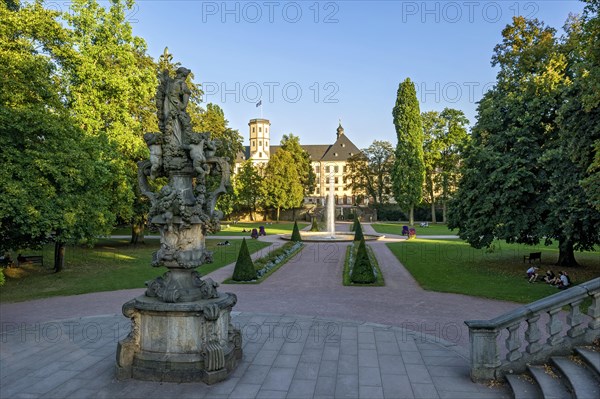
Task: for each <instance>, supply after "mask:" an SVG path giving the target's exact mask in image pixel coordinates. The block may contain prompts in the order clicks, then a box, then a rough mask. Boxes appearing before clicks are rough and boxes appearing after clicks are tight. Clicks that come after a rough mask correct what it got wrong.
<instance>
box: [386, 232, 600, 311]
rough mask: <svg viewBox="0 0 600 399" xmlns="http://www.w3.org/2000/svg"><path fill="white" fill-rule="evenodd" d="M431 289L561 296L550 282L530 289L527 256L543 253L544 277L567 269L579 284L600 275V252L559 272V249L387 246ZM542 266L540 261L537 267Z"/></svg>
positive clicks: (583, 255)
mask: <svg viewBox="0 0 600 399" xmlns="http://www.w3.org/2000/svg"><path fill="white" fill-rule="evenodd" d="M387 245H388V247H389V248H390V249H391V250H392V252H393V253H394V254H395V255H396V257H397V258H398V259H399V260H400V262H402V264H403V265H404V266H405V267H406V268H407V269H408V270H409V271H410V273H411V274H412V275H413V277H414V278H415V279H416V280H417V281H418V282H419V284H420V285H421V287H423V288H424V289H426V290H431V291H440V292H453V293H458V294H465V295H473V296H479V297H485V298H493V299H502V300H507V301H514V302H521V303H527V302H532V301H535V300H538V299H540V298H543V297H545V296H548V295H551V294H554V293H556V292H558V290H557V289H556V288H555V287H552V286H549V285H547V284H545V283H533V284H529V283H528V282H527V279H526V278H525V277H526V276H525V271H526V270H527V268H528V267H529V264H526V263H523V255H527V254H529V253H530V252H542V262H541V265H540V272H541V274H542V275H543V274H544V273H545V271H546V270H548V269H552V270H553V271H554V272H555V273H556V274H558V271H559V270H565V271H566V272H567V273H568V274H569V276H570V277H571V279H572V280H573V282H574V283H575V284H577V283H581V282H584V281H587V280H590V279H592V278H595V277H598V276H600V252H598V251H596V252H578V253H576V255H575V257H576V259H577V261H578V262H579V264H580V266H579V267H575V268H562V267H561V268H559V267H556V266H555V265H554V263H555V262H556V260H557V258H558V248H557V247H556V246H554V247H553V246H550V247H545V246H539V247H530V246H526V245H520V244H506V243H504V242H496V243H495V250H494V252H487V251H486V250H483V249H482V250H478V249H474V248H471V247H470V246H469V245H468V244H466V243H464V242H463V241H460V240H431V239H423V240H420V239H416V240H411V241H405V242H399V243H390V244H387ZM536 263H537V262H536Z"/></svg>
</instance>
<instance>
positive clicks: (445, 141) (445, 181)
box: [421, 108, 469, 223]
mask: <svg viewBox="0 0 600 399" xmlns="http://www.w3.org/2000/svg"><path fill="white" fill-rule="evenodd" d="M421 119H422V121H423V160H424V164H425V186H424V191H425V194H426V196H425V198H426V201H427V202H429V204H430V205H431V221H432V222H433V223H436V222H437V219H436V203H438V202H441V203H442V207H443V208H442V209H443V221H444V223H445V222H446V204H447V201H448V200H449V199H450V198H451V196H452V194H453V192H454V191H455V190H456V187H457V185H458V180H459V177H460V173H459V166H460V161H461V156H462V155H461V151H462V149H463V148H464V146H465V145H466V143H467V142H468V140H469V135H468V133H467V128H466V127H467V125H468V123H469V120H468V119H467V118H466V117H465V115H464V113H463V112H462V111H460V110H456V109H452V108H445V109H444V110H443V111H442V112H441V113H439V112H437V111H429V112H424V113H422V114H421Z"/></svg>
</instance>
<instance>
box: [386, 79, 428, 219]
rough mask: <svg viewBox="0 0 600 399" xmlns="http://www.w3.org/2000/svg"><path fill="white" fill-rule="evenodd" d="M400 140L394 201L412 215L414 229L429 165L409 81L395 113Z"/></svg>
mask: <svg viewBox="0 0 600 399" xmlns="http://www.w3.org/2000/svg"><path fill="white" fill-rule="evenodd" d="M392 115H393V117H394V126H395V127H396V135H397V136H398V144H397V145H396V152H395V156H396V159H395V161H394V169H393V170H392V190H393V193H394V199H395V200H396V202H397V203H398V205H399V206H400V207H401V208H404V209H408V211H409V224H410V225H411V226H412V225H414V208H415V205H418V204H419V203H420V202H421V199H422V197H423V183H424V181H425V165H424V162H423V127H422V123H421V111H420V110H419V102H418V100H417V92H416V90H415V85H414V83H413V82H412V81H411V80H410V79H409V78H406V80H404V82H402V83H400V85H399V87H398V93H397V97H396V105H395V106H394V109H393V111H392Z"/></svg>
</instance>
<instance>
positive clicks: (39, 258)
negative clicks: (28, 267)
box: [17, 255, 44, 266]
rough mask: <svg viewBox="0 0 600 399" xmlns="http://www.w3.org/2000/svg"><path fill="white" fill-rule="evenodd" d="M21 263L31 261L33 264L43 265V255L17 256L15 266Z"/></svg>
mask: <svg viewBox="0 0 600 399" xmlns="http://www.w3.org/2000/svg"><path fill="white" fill-rule="evenodd" d="M23 263H31V264H34V265H40V266H44V257H43V256H41V255H24V256H19V257H18V258H17V266H21V264H23Z"/></svg>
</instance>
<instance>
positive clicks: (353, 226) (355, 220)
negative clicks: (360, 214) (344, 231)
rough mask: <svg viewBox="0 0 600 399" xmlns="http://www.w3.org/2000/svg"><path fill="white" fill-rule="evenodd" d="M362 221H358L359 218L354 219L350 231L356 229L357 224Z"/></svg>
mask: <svg viewBox="0 0 600 399" xmlns="http://www.w3.org/2000/svg"><path fill="white" fill-rule="evenodd" d="M358 223H360V222H359V221H358V218H356V219H354V222H352V226H351V227H350V231H356V225H357V224H358Z"/></svg>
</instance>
